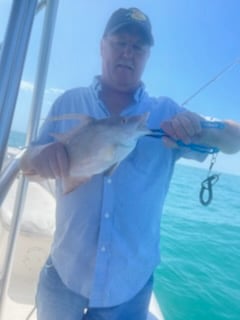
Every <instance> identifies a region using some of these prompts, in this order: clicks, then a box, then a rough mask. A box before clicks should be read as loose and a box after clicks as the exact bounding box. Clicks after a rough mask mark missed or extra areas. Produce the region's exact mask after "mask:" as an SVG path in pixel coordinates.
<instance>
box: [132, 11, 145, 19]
mask: <svg viewBox="0 0 240 320" xmlns="http://www.w3.org/2000/svg"><path fill="white" fill-rule="evenodd" d="M130 16H131V18H132V19H133V20H138V21H146V20H147V17H146V16H145V15H144V14H143V13H142V12H141V11H139V10H137V9H133V10H132V12H131V13H130Z"/></svg>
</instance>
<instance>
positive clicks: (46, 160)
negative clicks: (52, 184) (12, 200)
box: [20, 142, 69, 179]
mask: <svg viewBox="0 0 240 320" xmlns="http://www.w3.org/2000/svg"><path fill="white" fill-rule="evenodd" d="M20 166H21V169H22V170H23V173H24V174H25V175H35V174H37V175H40V176H41V177H43V178H54V179H55V178H57V177H63V176H66V175H67V174H68V171H69V158H68V154H67V151H66V148H65V147H64V145H63V144H62V143H61V142H54V143H49V144H46V145H41V146H33V147H30V148H29V150H27V151H26V153H25V154H24V155H23V158H22V159H21V164H20Z"/></svg>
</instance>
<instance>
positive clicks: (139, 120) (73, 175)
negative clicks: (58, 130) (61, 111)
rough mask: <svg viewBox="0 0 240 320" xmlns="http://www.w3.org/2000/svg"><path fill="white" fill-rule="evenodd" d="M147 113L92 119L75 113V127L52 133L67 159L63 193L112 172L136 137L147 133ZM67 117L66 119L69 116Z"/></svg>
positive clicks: (133, 145)
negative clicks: (102, 174) (64, 151)
mask: <svg viewBox="0 0 240 320" xmlns="http://www.w3.org/2000/svg"><path fill="white" fill-rule="evenodd" d="M148 116H149V113H143V114H139V115H134V116H129V117H123V116H111V117H107V118H103V119H95V118H92V117H90V116H85V115H84V116H81V115H78V118H79V120H80V125H79V126H77V127H75V128H74V129H73V130H71V131H70V132H67V133H66V134H52V136H53V137H54V138H55V139H56V140H57V141H60V142H61V143H63V144H64V146H65V148H66V150H67V153H68V157H69V161H70V166H69V173H68V175H67V176H65V177H62V178H61V184H62V192H63V194H67V193H69V192H71V191H73V190H74V189H75V188H77V187H78V186H80V185H82V184H83V183H86V182H87V181H89V180H90V179H91V178H92V177H93V176H94V175H97V174H100V173H104V174H106V175H111V174H113V172H114V171H115V170H116V168H117V167H118V165H119V164H120V163H121V162H122V161H123V160H124V159H125V158H126V157H127V156H128V155H129V154H130V153H131V152H132V151H133V150H134V148H135V146H136V144H137V141H138V139H139V138H140V137H142V136H144V135H147V134H150V133H151V132H150V130H149V129H148V127H147V119H148ZM67 117H68V119H70V118H71V115H68V116H67ZM62 119H64V116H63V117H62ZM58 120H61V119H58ZM81 120H82V121H81Z"/></svg>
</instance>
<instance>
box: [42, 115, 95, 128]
mask: <svg viewBox="0 0 240 320" xmlns="http://www.w3.org/2000/svg"><path fill="white" fill-rule="evenodd" d="M62 120H79V121H80V123H81V124H80V125H81V126H84V125H87V124H89V123H90V122H93V121H96V119H95V118H93V117H90V116H88V115H87V114H79V113H66V114H62V115H59V116H56V117H50V118H49V119H48V120H47V121H62Z"/></svg>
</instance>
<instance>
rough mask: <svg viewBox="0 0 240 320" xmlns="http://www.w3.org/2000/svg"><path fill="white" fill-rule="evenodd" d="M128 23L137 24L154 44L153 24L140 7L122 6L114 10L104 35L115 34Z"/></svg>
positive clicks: (149, 41)
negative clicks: (127, 7) (126, 7)
mask: <svg viewBox="0 0 240 320" xmlns="http://www.w3.org/2000/svg"><path fill="white" fill-rule="evenodd" d="M128 25H135V26H137V27H139V30H141V31H142V33H143V34H144V36H145V37H146V40H147V42H148V44H149V45H150V46H152V45H153V44H154V40H153V36H152V26H151V22H150V20H149V18H148V16H147V15H146V14H145V13H143V12H142V11H141V10H139V9H138V8H129V9H125V8H120V9H118V10H116V11H115V12H113V14H112V15H111V17H110V18H109V20H108V22H107V25H106V27H105V30H104V33H103V37H106V36H107V35H108V34H113V33H115V32H117V31H118V30H119V29H121V28H123V27H126V26H128Z"/></svg>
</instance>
